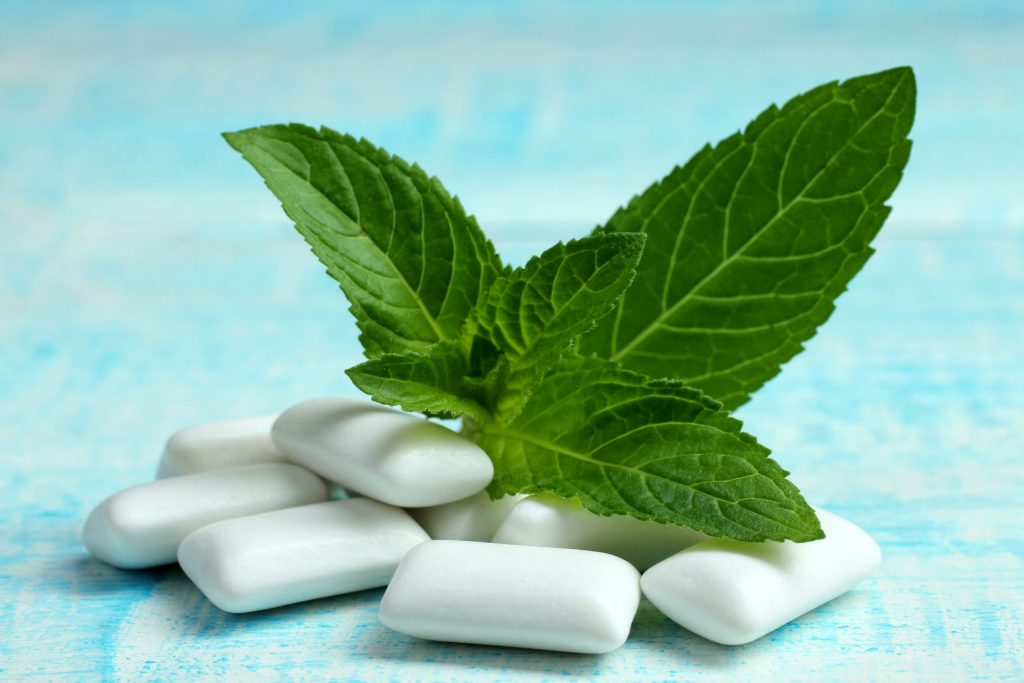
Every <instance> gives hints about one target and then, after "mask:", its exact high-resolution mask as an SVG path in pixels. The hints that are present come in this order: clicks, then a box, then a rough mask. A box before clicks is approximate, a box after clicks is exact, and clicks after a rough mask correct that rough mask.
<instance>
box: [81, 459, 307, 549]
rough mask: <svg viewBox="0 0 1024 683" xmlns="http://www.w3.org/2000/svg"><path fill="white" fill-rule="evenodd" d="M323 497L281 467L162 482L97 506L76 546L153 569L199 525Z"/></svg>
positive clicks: (302, 473) (303, 477) (301, 475)
mask: <svg viewBox="0 0 1024 683" xmlns="http://www.w3.org/2000/svg"><path fill="white" fill-rule="evenodd" d="M324 500H327V486H326V485H325V484H324V483H323V481H321V480H320V478H319V477H317V476H316V475H315V474H313V473H312V472H309V471H308V470H304V469H302V468H301V467H296V466H295V465H286V464H283V463H269V464H264V465H249V466H247V467H236V468H232V469H226V470H213V471H210V472H200V473H199V474H186V475H183V476H180V477H168V478H167V479H158V480H157V481H152V482H149V483H147V484H141V485H139V486H133V487H131V488H128V489H125V490H124V491H121V492H120V493H115V494H114V495H112V496H110V497H109V498H107V499H106V500H105V501H103V502H102V503H100V504H99V505H97V506H96V508H95V509H94V510H93V511H92V513H90V514H89V519H87V520H86V522H85V528H84V529H83V530H82V541H83V542H84V543H85V547H86V548H88V549H89V552H90V553H92V554H93V555H95V556H96V557H98V558H99V559H101V560H103V561H104V562H107V563H108V564H112V565H114V566H115V567H122V568H124V569H139V568H142V567H155V566H157V565H161V564H168V563H170V562H174V560H175V558H176V557H177V551H178V544H179V543H181V541H182V539H184V538H185V537H186V536H188V535H189V534H190V533H192V532H193V531H195V530H196V529H198V528H200V527H203V526H206V525H207V524H212V523H214V522H219V521H221V520H224V519H231V518H232V517H242V516H244V515H253V514H256V513H258V512H267V511H269V510H278V509H280V508H287V507H294V506H296V505H306V504H308V503H319V502H321V501H324Z"/></svg>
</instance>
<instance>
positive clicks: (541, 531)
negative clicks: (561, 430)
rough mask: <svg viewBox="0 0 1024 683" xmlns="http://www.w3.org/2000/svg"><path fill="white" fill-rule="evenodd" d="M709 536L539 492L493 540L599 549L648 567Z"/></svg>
mask: <svg viewBox="0 0 1024 683" xmlns="http://www.w3.org/2000/svg"><path fill="white" fill-rule="evenodd" d="M705 538H707V536H705V535H704V534H702V533H699V532H697V531H693V530H692V529H686V528H683V527H677V526H671V525H668V524H658V523H657V522H645V521H643V520H640V519H636V518H634V517H626V516H622V515H618V516H615V517H602V516H601V515H596V514H594V513H592V512H589V511H587V510H585V509H583V507H582V506H580V505H579V504H578V503H575V502H573V501H568V500H564V499H562V498H558V497H555V496H550V495H536V496H530V497H529V498H526V499H525V500H523V501H521V502H520V503H519V504H517V505H516V506H515V507H514V508H512V511H511V512H509V513H508V516H506V517H505V521H504V522H503V523H502V525H501V527H500V528H499V529H498V531H497V533H496V534H495V535H494V542H495V543H516V544H520V545H542V546H550V547H555V548H579V549H580V550H595V551H597V552H603V553H609V554H611V555H617V556H618V557H621V558H623V559H624V560H626V561H628V562H630V563H631V564H632V565H633V566H635V567H636V568H637V569H639V570H641V571H643V570H644V569H646V568H647V567H650V566H651V565H652V564H654V563H656V562H660V561H661V560H663V559H665V558H666V557H668V556H670V555H672V554H673V553H676V552H679V551H680V550H682V549H683V548H686V547H688V546H691V545H693V544H694V543H697V542H698V541H702V540H704V539H705Z"/></svg>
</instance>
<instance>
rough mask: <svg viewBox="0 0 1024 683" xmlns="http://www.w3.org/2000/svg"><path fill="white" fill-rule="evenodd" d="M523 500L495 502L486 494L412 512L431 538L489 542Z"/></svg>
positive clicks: (410, 512) (481, 493)
mask: <svg viewBox="0 0 1024 683" xmlns="http://www.w3.org/2000/svg"><path fill="white" fill-rule="evenodd" d="M522 498H523V496H505V497H504V498H499V499H498V500H491V497H490V496H488V495H487V492H486V491H481V492H480V493H476V494H473V495H472V496H470V497H468V498H463V499H462V500H457V501H455V502H454V503H445V504H444V505H435V506H433V507H428V508H409V510H408V512H409V514H410V515H412V518H413V519H415V520H416V521H417V522H419V524H420V526H422V527H423V528H424V530H426V532H427V533H428V534H430V537H431V538H433V539H439V540H448V541H489V540H491V538H492V537H493V536H494V532H495V531H497V530H498V527H499V526H501V522H502V520H504V519H505V516H506V515H507V514H508V512H509V510H511V509H512V508H513V507H514V506H515V504H516V503H517V502H519V501H520V500H522Z"/></svg>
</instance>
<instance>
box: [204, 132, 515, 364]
mask: <svg viewBox="0 0 1024 683" xmlns="http://www.w3.org/2000/svg"><path fill="white" fill-rule="evenodd" d="M224 138H225V139H226V140H227V141H228V143H229V144H230V145H231V146H232V147H234V148H235V149H236V150H238V151H239V152H241V153H242V156H243V157H245V159H246V160H247V161H248V162H249V163H250V164H252V165H253V167H254V168H255V169H256V170H257V171H258V172H259V174H260V175H261V176H263V178H264V180H265V181H266V183H267V187H269V188H270V190H271V191H272V192H273V193H274V194H275V195H276V196H277V198H278V199H279V200H280V201H281V204H282V206H283V208H284V211H285V213H286V214H288V217H289V218H291V219H292V220H293V221H295V227H296V228H297V229H298V231H299V232H300V233H302V236H303V237H305V238H306V241H307V242H308V243H309V245H310V246H311V247H312V249H313V252H314V253H315V254H316V255H317V258H319V259H320V261H321V262H322V263H323V264H324V265H325V266H327V272H328V273H329V274H330V276H331V277H333V278H334V279H335V280H337V281H338V282H339V283H340V284H341V289H342V290H343V291H344V292H345V295H346V296H347V297H348V299H349V303H350V304H351V310H352V313H353V315H354V316H355V318H356V321H357V322H358V324H359V328H360V330H361V332H362V334H361V335H360V341H361V342H362V343H363V348H364V350H365V352H366V355H367V357H369V358H374V357H376V356H380V355H381V354H383V353H404V352H406V351H421V352H422V351H426V350H427V348H428V347H429V346H430V345H431V344H434V343H436V342H438V341H443V340H445V339H457V338H458V336H459V333H460V331H461V329H462V326H463V324H464V323H465V321H466V318H467V316H468V315H469V312H470V311H471V310H472V309H473V307H474V306H476V305H477V304H478V303H479V301H480V298H481V297H482V295H483V293H484V292H486V291H487V290H488V288H489V287H490V285H491V283H492V282H493V281H494V278H495V277H496V276H497V274H498V272H499V271H501V270H502V266H501V263H500V261H499V260H498V257H497V255H496V253H495V251H494V247H493V246H492V245H491V243H490V242H489V241H488V240H487V239H486V238H485V237H484V235H483V232H481V230H480V228H479V226H478V225H477V223H476V220H475V219H474V218H473V217H472V216H467V215H466V212H465V211H464V210H463V208H462V205H461V204H460V203H459V201H458V200H457V199H455V198H453V197H451V196H450V195H449V194H448V192H447V191H446V190H445V189H444V187H443V186H442V185H441V182H440V181H439V180H437V179H436V178H431V177H430V176H428V175H427V174H426V173H425V172H424V171H423V169H421V168H420V167H419V166H416V165H409V164H407V163H406V162H405V161H403V160H402V159H400V158H398V157H393V156H391V155H389V154H388V153H387V152H385V151H383V150H381V149H379V148H377V147H374V146H373V145H371V144H370V143H369V142H367V141H366V140H356V139H355V138H353V137H351V136H349V135H342V134H340V133H336V132H335V131H333V130H331V129H329V128H321V129H320V130H316V129H314V128H309V127H307V126H302V125H298V124H291V125H276V126H264V127H262V128H250V129H248V130H243V131H239V132H237V133H225V134H224Z"/></svg>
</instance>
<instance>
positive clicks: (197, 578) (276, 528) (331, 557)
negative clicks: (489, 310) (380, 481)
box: [178, 498, 430, 612]
mask: <svg viewBox="0 0 1024 683" xmlns="http://www.w3.org/2000/svg"><path fill="white" fill-rule="evenodd" d="M428 540H430V538H429V537H428V536H427V534H426V532H424V531H423V529H422V528H420V526H419V525H418V524H416V522H414V521H413V519H412V518H411V517H409V515H408V514H406V513H405V512H404V511H403V510H401V509H399V508H396V507H392V506H390V505H386V504H384V503H380V502H378V501H375V500H372V499H370V498H352V499H350V500H341V501H331V502H328V503H317V504H314V505H304V506H302V507H295V508H289V509H287V510H275V511H273V512H264V513H262V514H258V515H252V516H249V517H240V518H237V519H231V520H228V521H225V522H219V523H217V524H212V525H210V526H207V527H203V528H202V529H199V530H198V531H195V532H193V533H192V534H190V535H189V536H188V537H187V538H186V539H185V540H184V541H183V542H182V543H181V546H180V547H179V548H178V561H179V562H180V563H181V568H182V569H184V570H185V573H186V574H187V575H188V576H189V578H190V579H192V581H193V582H194V583H195V584H196V586H197V587H198V588H199V590H201V591H202V592H203V594H204V595H206V597H207V598H209V599H210V601H211V602H213V604H215V605H216V606H217V607H219V608H220V609H222V610H224V611H226V612H252V611H254V610H262V609H269V608H271V607H279V606H281V605H289V604H292V603H296V602H303V601H305V600H313V599H315V598H323V597H327V596H329V595H339V594H341V593H351V592H353V591H359V590H365V589H367V588H376V587H379V586H384V585H386V584H387V582H388V581H389V580H390V579H391V575H392V574H394V571H395V568H396V567H397V566H398V563H399V561H400V560H401V559H402V557H403V556H404V555H405V554H406V553H407V552H408V551H409V550H410V549H411V548H413V547H414V546H416V545H418V544H420V543H423V542H424V541H428Z"/></svg>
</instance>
